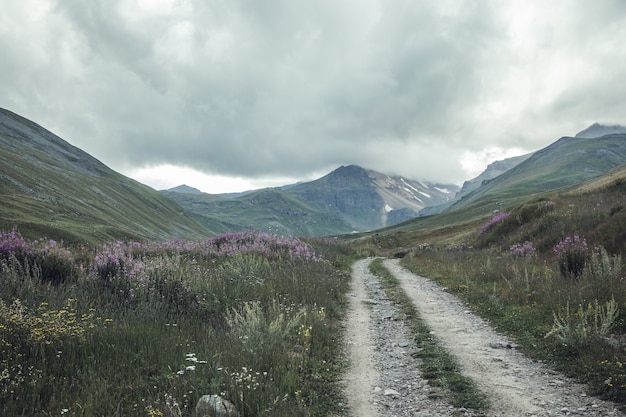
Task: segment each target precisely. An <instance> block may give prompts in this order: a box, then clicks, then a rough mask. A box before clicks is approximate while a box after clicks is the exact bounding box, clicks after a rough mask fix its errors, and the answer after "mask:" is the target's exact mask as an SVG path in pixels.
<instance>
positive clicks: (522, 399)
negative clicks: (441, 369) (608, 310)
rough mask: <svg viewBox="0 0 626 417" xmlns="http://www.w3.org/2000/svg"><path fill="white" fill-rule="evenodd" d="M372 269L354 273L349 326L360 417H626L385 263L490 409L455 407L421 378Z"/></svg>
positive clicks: (450, 299) (350, 381)
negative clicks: (487, 400)
mask: <svg viewBox="0 0 626 417" xmlns="http://www.w3.org/2000/svg"><path fill="white" fill-rule="evenodd" d="M370 262H371V259H366V260H361V261H358V262H356V263H355V264H354V266H353V268H352V275H353V290H352V293H351V296H350V301H351V302H350V312H349V315H348V319H347V320H348V321H347V323H346V326H347V330H348V331H347V341H348V348H349V349H348V354H349V355H350V358H351V359H350V361H351V364H352V367H351V369H350V371H349V372H348V373H347V375H346V377H345V385H346V396H347V398H348V399H349V404H348V405H349V406H350V408H351V410H352V413H353V415H354V416H355V417H356V416H358V417H362V416H365V417H386V416H410V417H443V416H482V415H484V416H494V417H495V416H498V417H500V416H502V417H505V416H506V417H510V416H516V417H517V416H536V417H543V416H577V415H579V416H624V414H622V413H620V412H619V411H618V410H617V409H616V407H615V406H614V405H613V404H611V403H608V402H604V401H601V400H599V399H596V398H593V397H590V396H587V395H586V394H585V392H584V388H583V387H582V386H581V385H579V384H576V383H573V382H572V381H570V380H568V379H567V378H565V377H563V376H561V375H558V374H556V373H554V372H552V371H550V370H548V369H546V368H545V367H544V366H542V365H541V364H538V363H535V362H533V361H531V360H529V359H528V358H526V357H524V356H523V355H522V354H521V353H519V352H518V351H517V350H516V349H515V348H514V347H513V348H512V347H511V346H512V344H511V342H510V341H509V340H508V339H506V338H505V337H503V336H501V335H498V334H497V333H495V331H494V330H493V329H492V328H491V327H490V326H489V325H488V324H487V323H486V322H484V321H483V320H481V319H480V318H479V317H477V316H475V315H473V314H471V313H470V312H469V311H468V309H467V308H466V307H465V306H464V305H463V304H462V303H461V302H460V301H459V300H458V299H457V298H456V297H454V296H453V295H451V294H449V293H447V292H445V291H443V290H442V289H441V288H440V287H438V286H437V285H436V284H434V283H433V282H431V281H429V280H428V279H425V278H422V277H419V276H417V275H415V274H412V273H410V272H409V271H407V270H405V269H404V268H402V267H401V266H400V264H399V261H398V260H385V262H384V264H385V266H386V267H387V268H388V269H389V270H390V271H391V272H392V273H393V274H394V276H396V278H397V279H398V280H399V281H400V282H401V285H402V288H403V289H404V291H405V292H406V293H407V295H408V296H409V297H410V298H411V300H412V302H413V303H414V305H415V306H416V308H417V309H418V310H419V312H420V315H421V317H422V319H423V320H424V321H425V322H426V324H427V325H428V326H429V327H430V329H431V331H432V332H433V334H434V336H435V337H436V338H437V339H438V341H439V342H440V344H441V345H442V346H444V347H445V348H446V349H448V351H449V352H450V353H451V354H452V355H453V356H455V357H456V358H457V360H458V362H459V363H460V364H461V368H462V372H463V373H464V374H465V375H466V376H468V377H470V378H471V379H473V380H474V381H475V382H476V384H477V385H478V387H479V388H480V389H481V390H482V391H483V392H484V393H485V395H486V396H487V397H488V399H489V402H490V408H489V409H488V410H484V412H477V411H474V410H466V409H457V408H454V407H451V406H450V405H449V404H448V403H447V402H446V401H445V398H444V397H442V396H441V393H440V392H438V391H437V390H436V389H435V388H433V387H430V386H429V385H428V383H427V382H426V381H425V380H423V379H422V378H421V376H420V373H419V369H418V365H419V364H418V363H417V360H416V359H414V358H413V357H412V356H411V353H412V352H414V351H415V350H416V349H418V347H417V346H415V344H414V341H413V340H412V338H411V337H410V336H409V333H408V330H407V328H406V326H405V325H404V323H403V322H402V320H401V317H399V316H398V313H397V311H396V308H395V306H394V305H392V304H391V303H390V302H389V300H388V299H387V298H386V297H385V294H384V291H383V290H382V289H381V288H380V285H379V283H378V280H377V278H376V277H375V276H373V275H372V274H371V273H370V272H369V270H368V265H369V263H370Z"/></svg>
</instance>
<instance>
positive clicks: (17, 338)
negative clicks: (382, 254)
mask: <svg viewBox="0 0 626 417" xmlns="http://www.w3.org/2000/svg"><path fill="white" fill-rule="evenodd" d="M15 239H17V240H15ZM9 241H10V242H9ZM0 242H8V243H6V244H5V245H4V246H2V245H0V249H2V250H0V286H1V287H2V288H3V291H2V292H1V293H0V415H24V416H40V415H41V416H47V415H71V416H103V415H110V416H190V415H192V412H193V409H194V407H195V404H196V402H197V401H198V399H199V398H200V397H201V396H202V395H205V394H216V395H220V396H222V397H223V398H226V399H228V400H230V401H231V402H232V403H233V404H235V405H236V407H237V408H238V410H239V412H240V414H241V415H242V416H260V415H272V416H314V415H330V414H332V413H333V412H338V409H337V404H338V403H341V398H340V395H341V394H340V392H341V390H340V389H339V388H338V386H337V384H338V378H339V374H340V370H341V367H342V363H341V334H342V333H341V328H340V318H341V316H342V314H343V310H344V308H345V300H344V297H345V293H346V291H347V288H348V284H349V272H348V271H349V260H350V258H349V257H350V255H351V254H350V253H349V251H347V250H346V249H345V248H342V247H339V246H338V245H336V244H334V243H333V242H330V241H319V242H317V241H309V242H304V241H301V240H298V239H293V238H283V237H279V236H273V235H267V234H260V233H238V234H228V235H223V236H219V237H217V238H215V239H211V240H207V241H198V242H185V241H172V242H161V243H149V242H148V243H136V242H130V243H126V242H113V243H110V244H107V245H104V246H102V247H100V248H98V249H96V250H91V251H90V250H87V249H85V248H72V249H71V250H70V249H68V248H63V246H62V244H57V246H58V247H60V248H62V249H63V252H62V253H61V252H59V253H61V255H59V256H58V259H57V260H55V261H54V262H61V263H62V264H63V265H66V266H67V265H69V266H71V268H70V271H71V273H68V274H58V275H57V276H56V277H55V279H50V278H49V277H50V275H49V274H50V273H49V272H48V271H50V269H49V268H48V269H46V268H44V267H42V261H44V262H45V260H47V259H48V258H47V257H46V256H45V255H46V254H45V253H43V252H42V251H41V250H39V249H38V246H37V245H39V243H36V242H32V241H26V240H24V239H20V236H19V233H17V232H16V231H13V232H5V233H3V234H1V235H0ZM11 242H18V243H19V245H18V246H15V245H14V244H13V243H11ZM20 245H21V246H20ZM16 247H17V248H21V249H19V250H15V248H16ZM315 247H317V248H319V250H316V249H314V248H315ZM56 255H58V254H57V253H55V256H56Z"/></svg>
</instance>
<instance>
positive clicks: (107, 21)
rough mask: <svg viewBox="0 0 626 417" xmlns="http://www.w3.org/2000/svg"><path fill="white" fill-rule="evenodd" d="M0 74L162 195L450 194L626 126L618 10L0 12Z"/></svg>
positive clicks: (220, 7) (350, 1) (362, 2)
mask: <svg viewBox="0 0 626 417" xmlns="http://www.w3.org/2000/svg"><path fill="white" fill-rule="evenodd" d="M7 3H8V4H7ZM0 65H1V69H0V74H1V76H0V107H4V108H7V109H9V110H11V111H14V112H16V113H18V114H20V115H22V116H25V117H27V118H29V119H31V120H33V121H35V122H37V123H39V124H41V125H42V126H44V127H45V128H47V129H49V130H52V131H53V132H54V133H56V134H57V135H59V136H61V137H62V138H63V139H65V140H67V141H68V142H70V143H71V144H73V145H75V146H78V147H79V148H81V149H83V150H85V151H86V152H88V153H90V154H91V155H93V156H94V157H96V158H98V159H99V160H101V161H102V162H103V163H105V164H107V165H108V166H110V167H111V168H113V169H115V170H117V171H119V172H122V173H124V174H125V175H128V176H131V177H133V178H135V179H138V180H140V181H142V182H144V183H147V184H148V185H151V186H153V187H155V188H157V189H162V188H169V187H172V186H175V185H179V184H181V183H187V184H189V185H192V186H195V187H197V188H200V189H202V190H203V191H207V192H225V191H239V190H242V189H249V188H250V187H252V188H258V187H262V186H268V185H283V184H286V183H289V182H292V181H296V180H307V179H312V178H315V177H319V176H321V175H323V174H326V173H328V172H330V171H331V170H333V169H335V168H337V167H338V166H340V165H347V164H359V165H361V166H364V167H367V168H371V169H375V170H378V171H381V172H384V173H389V174H398V175H403V176H406V177H409V178H412V179H418V180H427V181H435V182H441V183H457V184H461V183H462V182H463V181H464V180H466V179H469V178H472V177H474V176H476V175H477V174H478V173H479V172H480V171H482V169H484V168H485V167H486V165H487V164H488V163H490V162H493V161H494V160H496V159H502V158H504V157H506V156H512V155H518V154H521V153H525V152H530V151H535V150H538V149H541V148H543V147H544V146H547V145H548V144H550V143H552V142H554V141H555V140H557V139H558V138H559V137H561V136H568V135H569V136H573V135H575V134H576V133H577V132H578V131H580V130H583V129H584V128H586V127H587V126H588V125H590V124H591V123H593V122H603V123H610V124H615V123H620V124H626V1H624V0H601V1H594V2H591V1H589V0H550V1H544V0H535V1H533V0H522V1H515V0H509V1H505V0H493V1H489V0H476V1H470V0H467V1H464V0H432V1H430V0H341V1H338V0H316V1H310V0H309V1H299V0H90V1H85V0H57V1H53V0H19V1H9V2H5V4H3V6H2V12H1V13H0ZM228 178H230V180H229V179H228Z"/></svg>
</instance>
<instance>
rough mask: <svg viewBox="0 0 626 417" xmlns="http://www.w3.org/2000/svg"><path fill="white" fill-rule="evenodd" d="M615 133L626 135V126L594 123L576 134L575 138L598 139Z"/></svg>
mask: <svg viewBox="0 0 626 417" xmlns="http://www.w3.org/2000/svg"><path fill="white" fill-rule="evenodd" d="M615 133H626V126H621V125H605V124H601V123H594V124H592V125H591V126H589V127H588V128H586V129H585V130H582V131H580V132H578V133H577V134H576V137H577V138H589V139H591V138H599V137H602V136H606V135H612V134H615Z"/></svg>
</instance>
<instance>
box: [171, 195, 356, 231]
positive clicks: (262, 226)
mask: <svg viewBox="0 0 626 417" xmlns="http://www.w3.org/2000/svg"><path fill="white" fill-rule="evenodd" d="M163 194H164V195H165V196H167V197H169V198H170V199H172V200H174V201H176V202H178V203H179V204H180V205H181V206H183V207H186V208H187V210H188V211H189V213H191V214H192V215H193V216H194V218H195V219H196V220H197V221H198V222H199V223H201V224H202V225H204V226H206V227H207V228H210V229H211V230H214V231H216V232H227V231H240V230H261V231H265V232H272V233H279V234H284V235H291V236H325V235H334V234H336V233H337V232H346V231H349V230H351V228H350V226H349V225H348V224H347V223H346V222H345V221H343V219H342V218H341V217H340V216H339V215H338V214H336V213H324V212H320V211H319V210H316V209H313V208H311V207H309V206H308V205H306V204H304V203H303V202H301V201H299V200H297V199H296V198H294V197H292V196H290V195H289V194H288V193H287V192H285V191H283V190H281V189H278V188H268V189H263V190H258V191H254V192H250V193H247V194H244V195H242V196H237V197H233V198H225V197H220V196H215V195H210V194H183V193H175V192H170V191H164V192H163Z"/></svg>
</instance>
